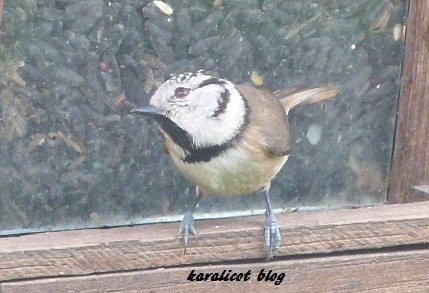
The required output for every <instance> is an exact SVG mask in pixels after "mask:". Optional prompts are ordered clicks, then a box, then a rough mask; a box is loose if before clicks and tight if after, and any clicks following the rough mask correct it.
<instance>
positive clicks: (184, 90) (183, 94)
mask: <svg viewBox="0 0 429 293" xmlns="http://www.w3.org/2000/svg"><path fill="white" fill-rule="evenodd" d="M190 91H191V89H188V88H185V87H178V88H177V89H176V90H175V91H174V95H175V96H176V97H178V98H184V97H186V96H187V95H189V92H190Z"/></svg>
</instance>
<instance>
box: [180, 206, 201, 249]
mask: <svg viewBox="0 0 429 293" xmlns="http://www.w3.org/2000/svg"><path fill="white" fill-rule="evenodd" d="M182 232H183V243H184V245H185V250H184V252H183V254H186V248H187V247H188V242H189V233H192V234H194V235H195V237H196V236H197V229H196V228H195V221H194V214H193V211H189V212H187V213H186V214H185V216H184V217H183V220H182V222H181V223H180V229H179V233H178V235H180V234H181V233H182ZM195 239H196V238H195Z"/></svg>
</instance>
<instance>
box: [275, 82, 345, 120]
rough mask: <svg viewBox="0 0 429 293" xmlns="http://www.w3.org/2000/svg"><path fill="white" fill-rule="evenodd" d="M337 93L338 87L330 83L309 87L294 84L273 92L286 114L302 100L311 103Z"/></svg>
mask: <svg viewBox="0 0 429 293" xmlns="http://www.w3.org/2000/svg"><path fill="white" fill-rule="evenodd" d="M337 94H338V88H337V87H336V86H332V85H324V86H311V87H309V86H294V87H290V88H284V89H281V90H278V91H276V92H274V95H275V96H276V97H277V98H278V99H279V101H280V102H281V103H282V105H283V107H284V108H285V111H286V114H288V113H289V110H290V109H292V108H294V107H295V106H297V105H299V104H301V103H303V102H306V103H307V104H313V103H316V102H320V101H323V100H326V99H329V98H332V97H334V96H336V95H337Z"/></svg>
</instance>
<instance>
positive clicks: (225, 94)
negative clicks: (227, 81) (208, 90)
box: [212, 89, 231, 117]
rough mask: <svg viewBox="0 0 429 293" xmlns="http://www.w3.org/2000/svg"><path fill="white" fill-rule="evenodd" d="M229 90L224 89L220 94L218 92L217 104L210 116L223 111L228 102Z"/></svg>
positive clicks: (215, 115) (217, 114)
mask: <svg viewBox="0 0 429 293" xmlns="http://www.w3.org/2000/svg"><path fill="white" fill-rule="evenodd" d="M230 95H231V94H230V92H229V90H227V89H225V90H224V91H223V92H222V93H221V94H220V99H218V100H217V104H218V107H217V109H216V111H215V112H214V113H213V115H212V117H217V116H219V115H220V114H222V113H225V111H226V106H227V105H228V103H229V96H230Z"/></svg>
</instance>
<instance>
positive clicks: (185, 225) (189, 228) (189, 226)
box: [179, 186, 203, 254]
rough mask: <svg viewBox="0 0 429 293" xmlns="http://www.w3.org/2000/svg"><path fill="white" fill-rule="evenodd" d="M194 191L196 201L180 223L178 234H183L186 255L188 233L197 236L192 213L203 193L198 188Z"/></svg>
mask: <svg viewBox="0 0 429 293" xmlns="http://www.w3.org/2000/svg"><path fill="white" fill-rule="evenodd" d="M195 191H196V193H197V200H196V202H195V205H194V206H193V207H192V208H191V209H190V210H189V211H188V212H187V213H186V214H185V216H184V217H183V220H182V222H181V223H180V229H179V234H181V233H182V232H183V242H184V244H185V251H184V254H186V248H187V247H188V241H189V232H191V233H192V234H194V235H195V236H197V229H196V228H195V221H194V212H195V210H196V209H197V207H198V204H199V202H200V200H201V198H202V197H203V192H202V191H201V189H200V188H199V187H198V186H197V187H196V188H195Z"/></svg>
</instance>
